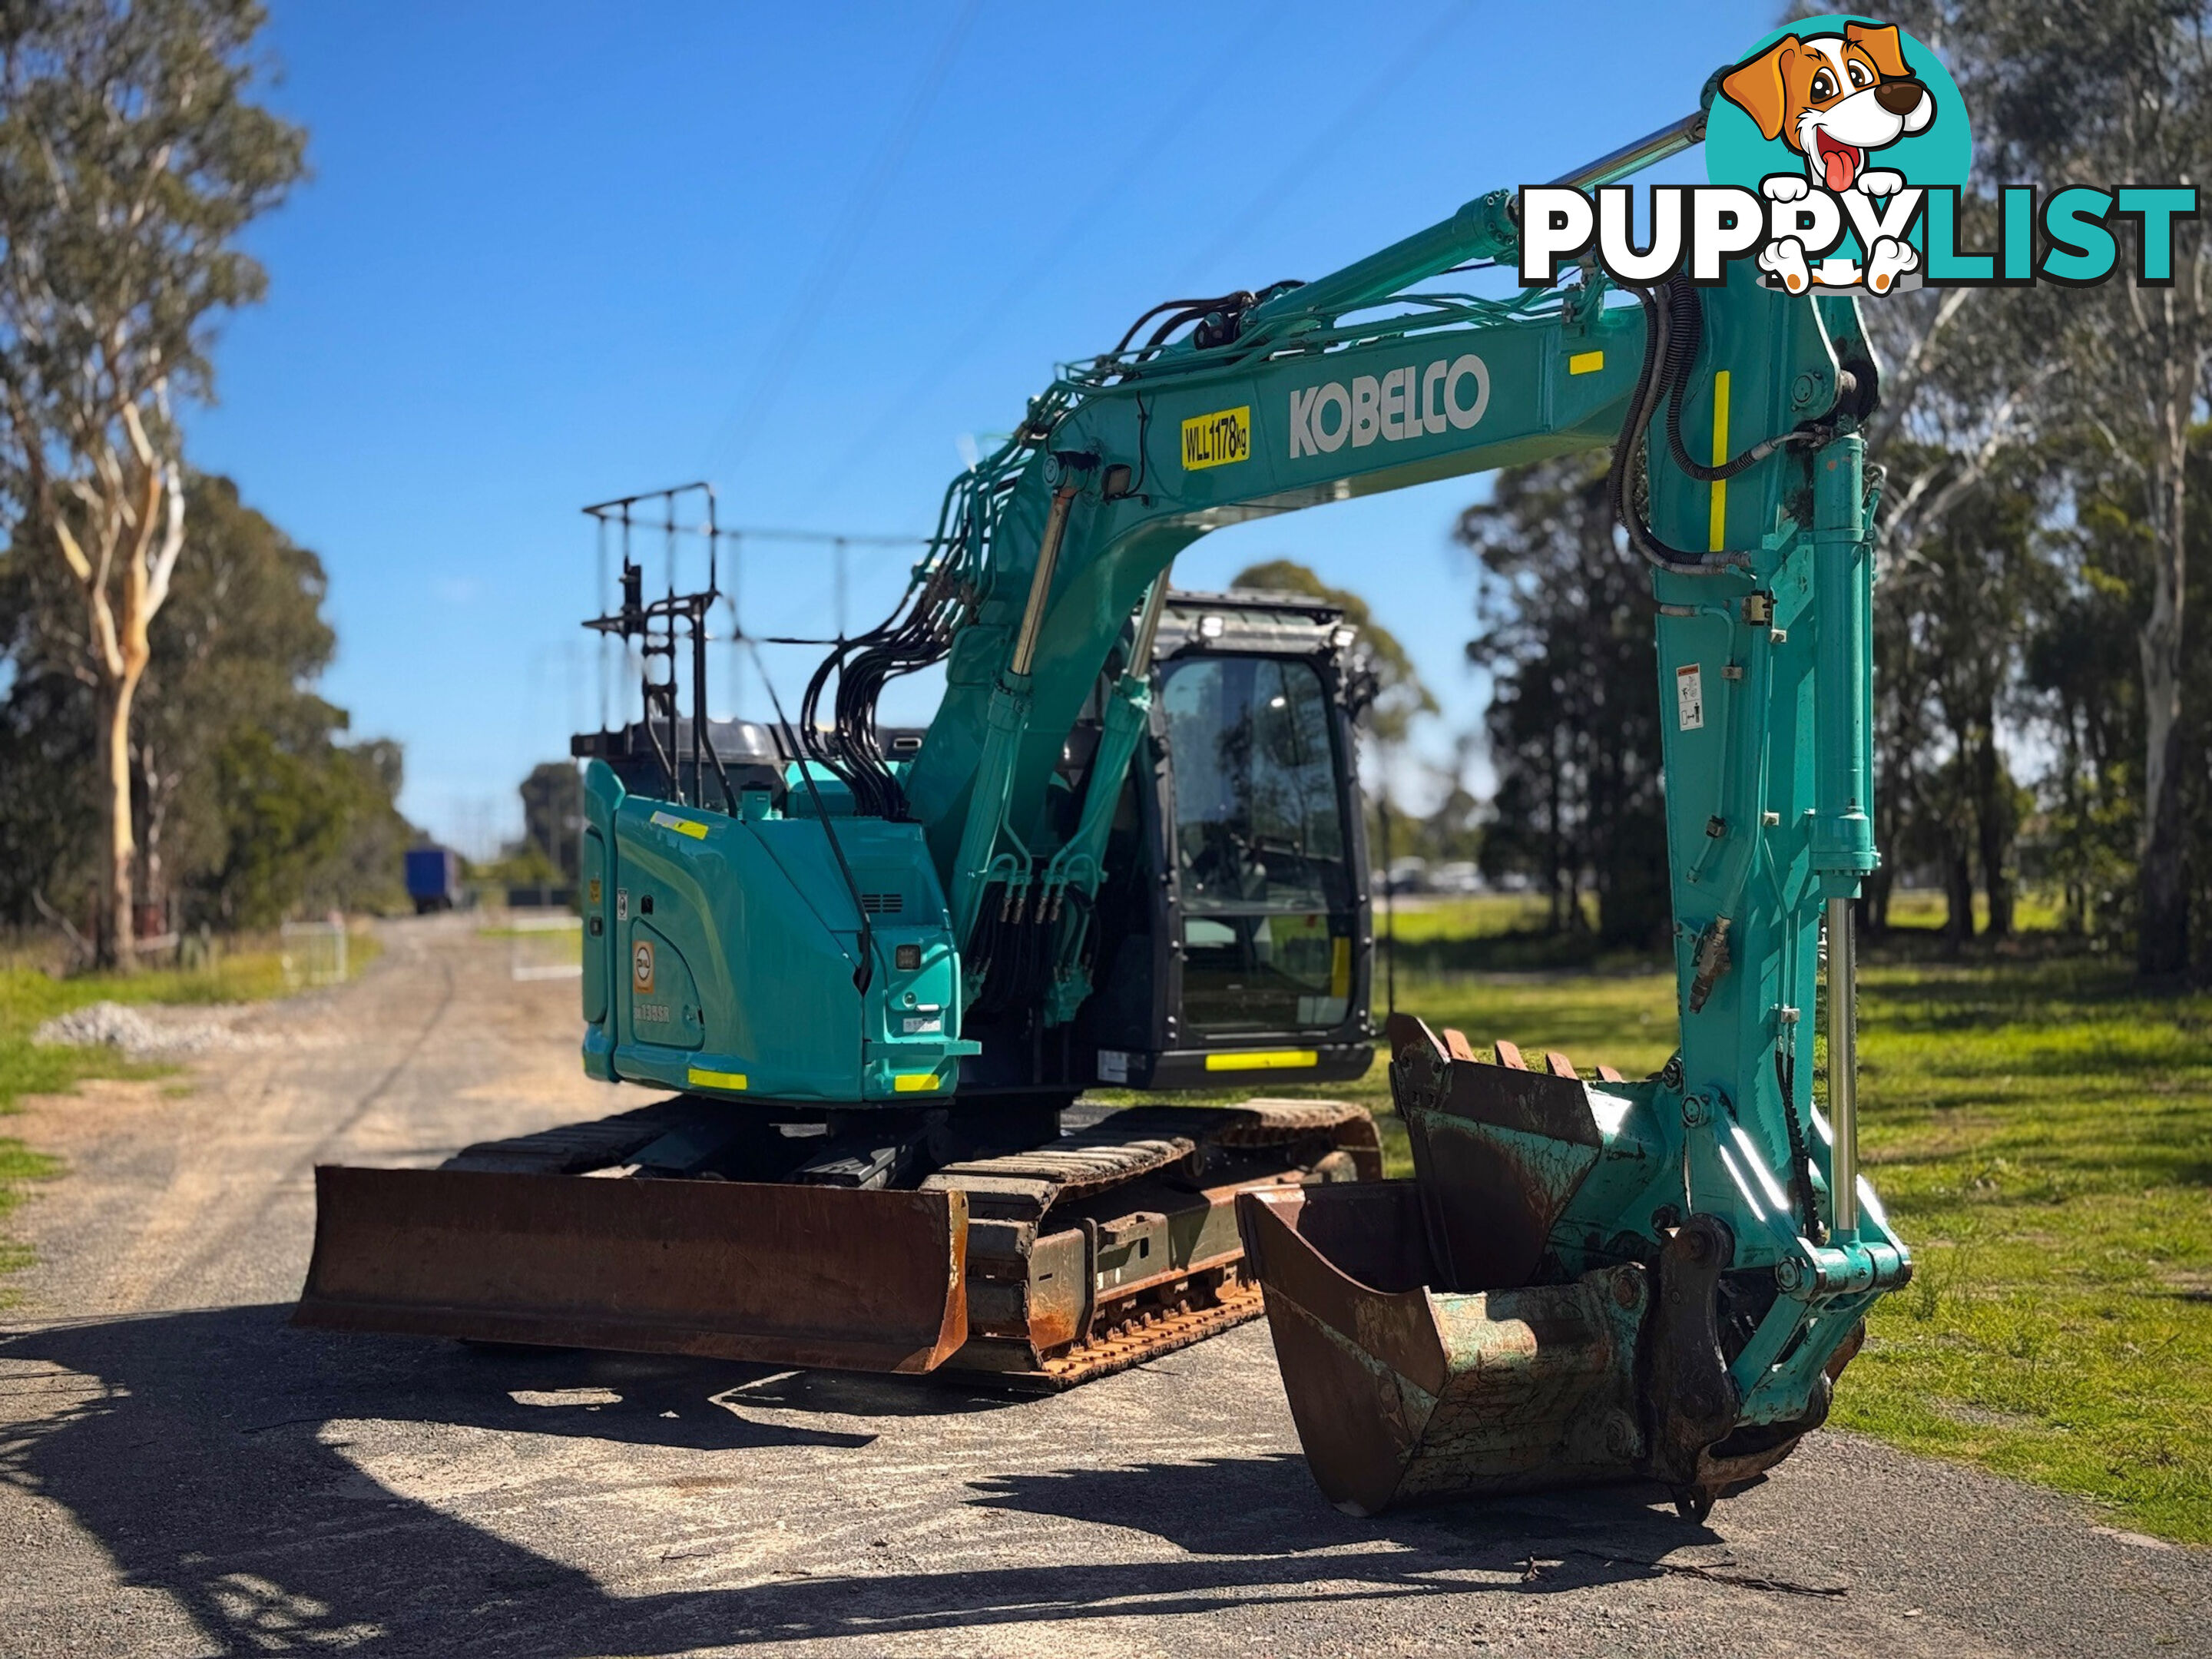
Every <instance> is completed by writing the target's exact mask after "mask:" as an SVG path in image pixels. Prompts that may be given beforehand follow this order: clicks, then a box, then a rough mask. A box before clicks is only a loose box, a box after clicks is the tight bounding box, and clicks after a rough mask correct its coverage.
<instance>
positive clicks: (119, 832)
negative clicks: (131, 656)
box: [97, 672, 138, 972]
mask: <svg viewBox="0 0 2212 1659" xmlns="http://www.w3.org/2000/svg"><path fill="white" fill-rule="evenodd" d="M137 690H138V676H137V673H135V672H133V673H126V674H125V676H124V677H123V678H121V679H119V680H115V681H112V682H109V683H106V684H102V685H101V687H100V700H99V701H100V829H101V833H102V835H103V836H104V837H105V839H106V842H107V874H106V880H105V882H104V883H103V886H104V888H105V891H104V892H103V894H102V895H101V903H100V928H99V933H98V934H97V940H98V945H97V952H98V957H97V959H98V961H99V963H100V966H102V967H104V968H115V969H122V970H124V971H125V972H128V971H129V970H130V969H131V968H132V967H134V966H136V965H137V951H134V950H133V949H132V948H131V946H132V945H133V944H134V943H135V942H136V934H135V933H134V931H133V926H132V924H133V920H134V918H133V915H132V905H131V898H132V891H131V889H132V881H131V877H132V875H133V873H134V869H135V866H136V865H137V852H138V843H137V837H136V836H134V835H132V833H131V698H132V697H133V696H136V695H137Z"/></svg>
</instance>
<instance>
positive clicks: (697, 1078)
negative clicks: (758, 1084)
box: [684, 1066, 745, 1093]
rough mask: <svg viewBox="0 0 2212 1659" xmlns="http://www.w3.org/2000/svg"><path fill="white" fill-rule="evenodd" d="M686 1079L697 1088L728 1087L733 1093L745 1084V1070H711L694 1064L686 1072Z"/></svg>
mask: <svg viewBox="0 0 2212 1659" xmlns="http://www.w3.org/2000/svg"><path fill="white" fill-rule="evenodd" d="M684 1081H685V1082H687V1083H689V1084H690V1085H693V1086H694V1087H695V1088H700V1089H727V1090H730V1091H732V1092H733V1093H734V1092H736V1091H740V1090H742V1089H744V1086H745V1074H744V1073H743V1072H710V1071H708V1069H707V1068H706V1067H705V1066H693V1067H692V1068H691V1069H690V1071H688V1072H686V1073H684Z"/></svg>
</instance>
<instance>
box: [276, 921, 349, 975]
mask: <svg viewBox="0 0 2212 1659" xmlns="http://www.w3.org/2000/svg"><path fill="white" fill-rule="evenodd" d="M283 933H284V954H283V964H284V983H285V984H286V986H288V987H289V988H291V989H292V990H295V991H296V990H298V989H299V988H300V987H301V986H303V985H343V984H344V983H345V977H346V930H345V924H344V923H343V922H341V921H288V922H286V923H285V924H284V928H283Z"/></svg>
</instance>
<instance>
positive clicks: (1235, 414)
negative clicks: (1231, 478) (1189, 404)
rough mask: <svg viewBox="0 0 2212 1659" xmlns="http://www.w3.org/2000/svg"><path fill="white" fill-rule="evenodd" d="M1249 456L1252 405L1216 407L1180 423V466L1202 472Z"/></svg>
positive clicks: (1183, 468)
mask: <svg viewBox="0 0 2212 1659" xmlns="http://www.w3.org/2000/svg"><path fill="white" fill-rule="evenodd" d="M1251 456H1252V405H1251V404H1245V405H1243V407H1242V408H1241V409H1217V410H1214V411H1213V413H1212V414H1211V415H1197V416H1192V417H1191V418H1190V419H1189V420H1188V421H1185V422H1183V423H1182V470H1183V471H1186V472H1203V471H1205V470H1206V468H1207V467H1209V466H1227V465H1230V464H1231V462H1233V461H1243V460H1249V459H1251Z"/></svg>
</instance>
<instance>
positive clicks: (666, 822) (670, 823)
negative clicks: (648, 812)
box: [653, 812, 707, 841]
mask: <svg viewBox="0 0 2212 1659" xmlns="http://www.w3.org/2000/svg"><path fill="white" fill-rule="evenodd" d="M653 822H654V823H657V824H659V826H660V827H661V828H662V829H673V830H674V831H675V832H676V833H677V834H678V835H679V836H690V837H691V839H692V840H694V841H704V840H706V839H707V826H706V825H705V824H703V823H699V822H698V821H697V820H696V819H694V818H679V817H677V816H676V814H675V813H673V812H655V813H654V814H653Z"/></svg>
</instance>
